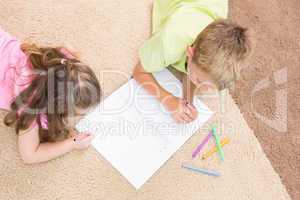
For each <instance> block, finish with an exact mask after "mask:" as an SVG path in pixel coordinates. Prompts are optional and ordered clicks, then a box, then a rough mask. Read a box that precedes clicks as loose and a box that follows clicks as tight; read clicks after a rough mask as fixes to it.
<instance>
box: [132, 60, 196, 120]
mask: <svg viewBox="0 0 300 200" xmlns="http://www.w3.org/2000/svg"><path fill="white" fill-rule="evenodd" d="M133 77H134V79H135V80H136V81H137V82H138V83H139V84H141V85H142V87H143V88H145V89H146V90H147V91H148V92H149V93H150V94H151V95H153V96H155V97H156V98H157V99H158V101H159V102H161V103H162V104H163V105H164V106H165V107H166V108H167V109H168V110H169V111H170V112H171V115H172V116H173V118H174V119H175V120H176V121H177V122H179V123H189V122H191V121H193V120H194V119H196V117H197V110H196V109H195V107H194V106H192V105H191V104H188V103H187V102H186V101H185V100H184V99H181V98H178V97H175V96H173V95H172V94H171V93H169V92H168V91H166V90H165V89H164V88H162V87H161V86H160V85H159V83H158V82H157V81H156V80H155V78H154V77H153V75H152V74H151V73H148V72H146V71H145V70H144V68H143V67H142V65H141V64H140V63H138V64H137V65H136V67H135V69H134V72H133Z"/></svg>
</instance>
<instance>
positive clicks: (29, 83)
mask: <svg viewBox="0 0 300 200" xmlns="http://www.w3.org/2000/svg"><path fill="white" fill-rule="evenodd" d="M100 96H101V90H100V85H99V82H98V80H97V78H96V76H95V74H94V72H93V71H92V70H91V69H90V68H89V67H88V66H87V65H85V64H83V63H81V62H80V61H79V60H78V58H77V56H75V53H74V52H72V51H70V50H68V49H66V48H63V47H57V48H51V47H47V48H42V47H38V46H36V45H34V44H21V43H20V42H19V41H18V40H16V39H15V38H14V37H12V36H10V35H9V34H8V33H6V32H5V31H3V30H2V29H1V27H0V108H1V109H5V110H9V112H8V114H7V115H6V116H5V118H4V123H5V124H6V125H7V126H10V127H14V129H15V131H16V133H17V134H18V146H19V152H20V155H21V158H22V160H23V161H24V162H25V163H39V162H43V161H48V160H51V159H53V158H56V157H58V156H61V155H63V154H65V153H67V152H69V151H71V150H73V149H85V148H87V147H88V146H89V144H90V142H91V140H92V135H90V134H88V133H83V134H76V133H75V132H76V131H75V130H74V129H73V127H74V125H75V123H76V121H77V120H78V119H79V118H80V116H82V115H84V114H85V113H86V112H88V110H89V109H91V108H92V107H93V106H95V105H96V104H98V103H99V101H100Z"/></svg>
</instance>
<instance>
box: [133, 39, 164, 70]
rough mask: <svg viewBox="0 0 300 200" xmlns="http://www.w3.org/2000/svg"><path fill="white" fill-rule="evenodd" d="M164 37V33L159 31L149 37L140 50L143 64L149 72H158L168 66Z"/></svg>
mask: <svg viewBox="0 0 300 200" xmlns="http://www.w3.org/2000/svg"><path fill="white" fill-rule="evenodd" d="M162 39H163V38H162V35H161V34H160V33H157V34H155V35H153V36H152V37H151V38H150V39H148V40H147V41H146V42H145V43H144V45H143V46H142V47H141V48H140V50H139V57H140V61H141V64H142V66H143V68H144V69H145V71H147V72H157V71H161V70H162V69H164V68H165V67H167V66H166V65H167V63H166V62H165V55H164V46H163V40H162Z"/></svg>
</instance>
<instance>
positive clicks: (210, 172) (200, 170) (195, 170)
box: [181, 164, 221, 177]
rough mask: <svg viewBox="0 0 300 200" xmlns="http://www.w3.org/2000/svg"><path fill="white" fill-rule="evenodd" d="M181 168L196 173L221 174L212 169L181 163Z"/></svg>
mask: <svg viewBox="0 0 300 200" xmlns="http://www.w3.org/2000/svg"><path fill="white" fill-rule="evenodd" d="M181 167H182V168H185V169H188V170H191V171H194V172H198V173H202V174H206V175H209V176H216V177H218V176H221V174H220V173H219V172H216V171H212V170H208V169H203V168H198V167H192V166H188V165H184V164H182V165H181Z"/></svg>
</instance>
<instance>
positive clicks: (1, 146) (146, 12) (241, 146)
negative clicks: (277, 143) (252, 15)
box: [0, 0, 290, 200]
mask: <svg viewBox="0 0 300 200" xmlns="http://www.w3.org/2000/svg"><path fill="white" fill-rule="evenodd" d="M150 13H151V1H149V0H135V1H130V3H129V1H122V0H115V1H109V0H90V1H85V0H76V1H71V0H61V1H52V0H51V1H50V0H47V1H43V2H41V1H37V0H28V1H21V0H11V1H5V2H4V1H1V2H0V25H1V26H2V27H3V28H4V29H5V30H7V31H8V32H10V33H11V34H13V35H15V36H16V37H18V38H20V39H21V40H25V39H27V40H31V41H34V42H37V43H39V44H43V45H69V46H72V47H73V48H76V49H78V50H79V51H80V52H81V54H82V59H83V60H84V61H85V62H86V63H88V64H89V65H90V66H91V67H92V68H93V69H94V70H95V71H96V72H97V76H98V77H99V80H100V81H101V83H102V88H103V90H104V95H105V96H107V95H109V94H110V93H112V92H113V91H114V90H116V89H117V88H118V87H120V86H121V85H122V84H124V83H125V82H126V81H127V80H128V78H129V77H130V74H131V71H132V69H133V66H134V64H135V63H136V61H137V50H138V48H139V46H140V45H141V44H142V42H143V41H144V40H145V39H146V38H147V37H148V35H149V32H150ZM116 72H117V73H116ZM203 101H204V102H205V103H206V104H207V105H208V106H209V107H210V108H211V109H212V110H214V111H215V112H216V114H215V116H214V117H213V118H212V119H211V120H210V122H209V123H207V126H205V127H203V128H202V130H199V131H198V132H197V133H196V134H195V135H194V136H193V137H192V138H191V139H190V140H188V141H187V142H186V143H185V144H184V145H183V146H182V148H180V150H179V151H177V152H176V153H175V154H174V155H173V156H172V157H171V159H170V160H169V161H168V162H167V163H166V164H165V165H163V166H162V167H161V168H160V169H159V170H158V171H157V173H155V174H154V176H153V177H151V179H150V180H149V181H148V182H147V183H146V184H145V185H144V186H143V187H142V188H141V189H140V190H135V189H134V188H133V187H132V186H131V185H130V184H129V183H128V182H127V181H126V179H125V178H123V177H122V176H121V175H120V174H119V173H118V171H116V170H115V169H114V168H113V167H112V166H111V165H110V164H109V163H108V162H107V161H106V160H104V159H103V158H102V157H101V155H99V154H98V153H97V152H96V151H95V150H94V149H93V148H90V149H88V150H86V151H74V152H71V153H69V154H67V155H65V156H63V157H61V158H58V159H55V160H53V161H50V162H47V163H43V164H37V165H32V166H29V165H24V164H23V163H22V162H21V160H20V157H19V155H18V152H17V146H16V139H17V138H16V136H15V134H14V132H13V130H12V129H10V128H6V127H5V126H4V125H3V123H1V125H0V126H1V129H0V199H3V200H6V199H13V200H18V199H74V200H75V199H80V200H82V199H89V200H90V199H113V200H115V199H139V200H143V199H172V200H173V199H242V200H243V199H290V197H289V195H288V194H287V192H286V190H285V187H284V186H283V185H282V183H281V181H280V178H279V176H278V175H277V174H276V173H275V171H274V169H273V168H272V166H271V164H270V162H269V160H268V159H267V158H266V156H265V154H264V153H263V151H262V149H261V147H260V144H259V143H258V141H257V139H256V138H255V136H254V135H253V132H252V130H251V129H250V128H249V127H248V125H247V123H246V121H245V120H244V119H243V117H242V115H241V113H240V110H239V109H238V107H237V106H236V104H235V102H234V101H233V100H232V98H231V96H230V95H229V94H228V93H227V92H224V93H222V94H221V95H206V96H203ZM3 116H4V112H1V119H3ZM212 122H214V123H217V124H218V125H219V127H221V132H222V133H223V134H224V135H225V134H226V135H227V136H228V137H230V139H231V143H230V144H229V145H226V146H225V147H224V152H225V162H223V163H221V162H220V161H219V159H218V157H217V156H216V155H214V156H213V157H211V158H209V159H207V160H205V161H203V160H201V159H200V158H198V159H195V160H191V152H192V150H193V149H194V148H195V147H196V145H197V144H198V143H199V141H201V140H202V139H203V138H204V136H205V134H207V127H208V125H209V124H211V123H212ZM212 145H213V144H212V143H210V144H209V145H208V146H207V148H208V147H210V146H212ZM181 163H190V164H193V165H195V166H200V167H204V168H209V169H215V170H217V171H219V172H220V173H221V174H222V176H221V177H218V178H213V177H209V176H205V175H201V174H195V173H192V172H190V171H186V170H184V169H182V168H181ZM145 164H146V163H145Z"/></svg>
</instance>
